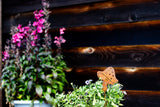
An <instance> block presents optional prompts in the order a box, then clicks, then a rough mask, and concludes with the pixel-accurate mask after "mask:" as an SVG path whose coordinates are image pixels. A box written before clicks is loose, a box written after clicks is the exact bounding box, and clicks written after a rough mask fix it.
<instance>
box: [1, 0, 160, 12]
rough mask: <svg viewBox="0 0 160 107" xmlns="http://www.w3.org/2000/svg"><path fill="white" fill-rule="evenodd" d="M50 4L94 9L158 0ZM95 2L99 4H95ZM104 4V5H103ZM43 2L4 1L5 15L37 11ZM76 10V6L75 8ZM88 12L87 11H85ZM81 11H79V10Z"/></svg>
mask: <svg viewBox="0 0 160 107" xmlns="http://www.w3.org/2000/svg"><path fill="white" fill-rule="evenodd" d="M49 2H50V8H55V7H62V6H63V7H64V6H72V5H77V4H78V5H80V4H86V3H90V4H92V7H93V6H94V5H99V8H104V6H105V8H106V6H107V8H113V7H118V6H124V5H134V4H140V3H148V2H157V0H129V1H128V0H123V1H122V0H68V1H65V0H49ZM95 2H99V4H98V3H96V4H95ZM101 2H102V3H101ZM80 7H81V8H79V9H82V8H85V6H83V5H81V6H80ZM41 8H42V6H41V0H34V1H28V0H15V1H10V0H5V1H3V9H4V11H3V12H4V13H5V14H15V13H19V12H27V11H33V10H36V9H41ZM73 8H74V6H73ZM85 10H86V9H85ZM78 11H79V10H78Z"/></svg>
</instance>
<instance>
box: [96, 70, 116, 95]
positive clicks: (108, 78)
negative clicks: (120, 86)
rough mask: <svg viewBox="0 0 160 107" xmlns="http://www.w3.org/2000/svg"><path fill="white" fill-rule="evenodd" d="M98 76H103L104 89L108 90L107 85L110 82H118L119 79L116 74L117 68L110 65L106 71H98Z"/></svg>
mask: <svg viewBox="0 0 160 107" xmlns="http://www.w3.org/2000/svg"><path fill="white" fill-rule="evenodd" d="M97 76H98V78H101V79H102V80H103V89H102V90H103V91H104V92H105V91H107V85H108V84H111V85H113V84H115V83H118V80H117V78H116V76H115V70H114V68H113V67H108V68H106V69H105V70H104V71H98V72H97Z"/></svg>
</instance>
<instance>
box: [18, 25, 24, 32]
mask: <svg viewBox="0 0 160 107" xmlns="http://www.w3.org/2000/svg"><path fill="white" fill-rule="evenodd" d="M17 28H18V30H19V32H24V28H22V25H21V24H19V25H18V27H17Z"/></svg>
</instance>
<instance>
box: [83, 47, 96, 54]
mask: <svg viewBox="0 0 160 107" xmlns="http://www.w3.org/2000/svg"><path fill="white" fill-rule="evenodd" d="M94 51H95V49H94V48H92V47H88V48H85V49H83V50H82V53H85V54H92V53H94Z"/></svg>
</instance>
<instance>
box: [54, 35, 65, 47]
mask: <svg viewBox="0 0 160 107" xmlns="http://www.w3.org/2000/svg"><path fill="white" fill-rule="evenodd" d="M54 39H55V41H54V43H55V44H56V45H57V46H58V47H60V46H61V43H65V42H66V40H65V39H64V38H63V37H62V36H60V37H57V36H55V37H54Z"/></svg>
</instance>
